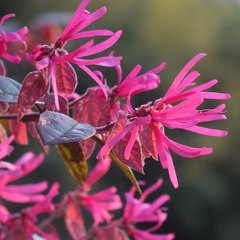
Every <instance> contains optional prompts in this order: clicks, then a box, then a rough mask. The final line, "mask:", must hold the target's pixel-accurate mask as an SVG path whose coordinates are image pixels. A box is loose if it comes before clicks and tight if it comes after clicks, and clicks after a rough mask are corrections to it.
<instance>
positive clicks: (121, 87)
mask: <svg viewBox="0 0 240 240" xmlns="http://www.w3.org/2000/svg"><path fill="white" fill-rule="evenodd" d="M165 66H166V63H162V64H161V65H159V66H158V67H156V68H154V69H152V70H150V71H148V72H146V73H144V74H142V75H139V76H137V75H138V73H139V72H140V71H141V68H142V67H141V66H140V65H137V66H136V67H135V68H134V69H133V70H132V71H131V72H130V73H129V74H128V76H127V77H126V78H125V79H124V80H123V81H122V69H121V66H120V65H118V66H117V67H116V68H117V71H118V85H117V86H116V87H114V88H113V89H112V93H113V95H114V96H116V97H120V98H127V97H128V96H131V95H134V94H137V93H140V92H145V91H149V90H152V89H155V88H157V87H158V85H159V84H160V77H159V76H158V75H157V74H156V73H159V72H160V71H162V69H163V68H164V67H165Z"/></svg>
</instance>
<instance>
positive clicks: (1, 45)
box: [0, 14, 28, 63]
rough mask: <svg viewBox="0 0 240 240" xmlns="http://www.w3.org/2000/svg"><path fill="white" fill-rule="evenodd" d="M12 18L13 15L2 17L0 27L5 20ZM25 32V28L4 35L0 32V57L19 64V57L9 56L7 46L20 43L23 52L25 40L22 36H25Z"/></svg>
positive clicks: (25, 45)
mask: <svg viewBox="0 0 240 240" xmlns="http://www.w3.org/2000/svg"><path fill="white" fill-rule="evenodd" d="M12 17H15V14H7V15H5V16H3V17H2V19H1V21H0V27H1V26H2V24H3V22H4V21H5V20H7V19H8V18H12ZM27 31H28V29H27V27H23V28H21V29H19V30H18V31H17V32H9V33H5V32H4V31H0V56H1V57H3V58H5V59H7V60H8V61H11V62H14V63H19V62H20V61H21V57H20V56H13V55H11V54H9V53H8V47H7V44H8V43H11V42H15V43H21V44H22V45H23V46H24V49H23V51H25V50H26V48H27V44H26V40H25V39H24V35H26V34H27Z"/></svg>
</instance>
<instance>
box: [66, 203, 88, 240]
mask: <svg viewBox="0 0 240 240" xmlns="http://www.w3.org/2000/svg"><path fill="white" fill-rule="evenodd" d="M64 220H65V224H66V227H67V229H68V232H69V233H70V235H71V237H72V238H73V239H74V240H80V239H84V236H85V235H86V231H85V228H84V221H83V218H82V214H81V210H80V208H79V206H78V204H77V202H76V201H74V200H73V199H71V200H69V202H68V203H67V206H66V210H65V218H64Z"/></svg>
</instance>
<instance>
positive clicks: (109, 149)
mask: <svg viewBox="0 0 240 240" xmlns="http://www.w3.org/2000/svg"><path fill="white" fill-rule="evenodd" d="M90 2H91V0H82V1H81V3H80V4H79V6H78V8H77V10H76V11H75V13H74V14H73V16H72V18H71V19H70V21H69V23H68V24H67V25H66V27H65V29H64V30H63V31H62V33H61V34H60V36H58V37H57V38H56V39H55V41H54V42H53V43H52V44H49V45H43V44H38V45H36V46H35V47H33V49H32V51H31V52H30V51H29V53H26V54H25V57H26V59H27V60H28V61H33V63H34V65H35V67H36V69H35V71H33V72H30V73H29V74H28V75H27V76H26V78H25V79H24V81H23V83H22V84H19V83H17V82H16V81H14V80H13V79H9V78H7V77H4V76H5V75H6V70H5V67H4V64H3V62H2V61H1V60H0V76H1V78H0V81H1V84H0V100H1V101H2V102H0V110H1V114H0V119H7V120H8V124H9V126H10V131H11V133H12V136H10V137H7V134H6V131H5V129H4V127H3V126H2V124H1V123H0V142H1V143H0V159H3V158H4V157H6V156H7V155H9V154H10V153H11V152H12V151H13V147H12V146H11V145H10V144H11V142H12V141H13V139H14V138H15V140H16V142H18V143H20V144H28V138H27V130H28V131H29V133H30V134H31V135H32V136H33V137H35V138H37V139H38V140H39V141H40V142H41V144H43V143H44V144H46V142H47V144H49V143H50V142H51V141H52V143H54V144H62V145H61V146H62V147H63V148H64V150H63V151H62V152H61V151H60V150H59V149H60V147H59V146H60V145H59V146H58V147H59V148H58V150H59V152H60V153H61V155H62V157H63V159H64V161H65V162H66V163H67V167H68V168H69V170H70V172H71V173H72V175H73V176H74V177H75V178H76V179H78V181H79V183H80V186H79V187H78V188H77V189H76V190H75V191H73V192H69V193H66V194H65V195H64V197H63V198H62V200H60V201H59V202H58V203H53V202H52V200H53V198H54V197H55V196H56V195H57V194H58V188H59V184H58V183H54V184H53V185H52V187H51V188H50V190H49V192H48V193H47V194H44V193H43V192H44V191H45V190H46V189H47V188H48V182H47V181H43V182H40V183H30V184H18V185H15V184H13V183H12V182H14V181H16V180H19V179H21V178H23V177H24V176H26V175H28V174H29V173H31V172H33V171H34V170H35V169H36V168H37V167H38V166H39V165H40V164H41V163H42V162H43V160H44V155H43V154H40V155H38V156H35V155H34V154H33V153H32V152H28V153H25V154H24V155H23V156H22V157H20V158H19V159H18V160H17V161H16V162H15V163H10V162H9V161H4V160H1V161H0V197H1V199H4V200H5V201H10V202H13V203H25V204H29V206H28V207H26V208H23V209H22V210H21V211H20V212H19V213H12V212H11V211H9V209H8V208H7V207H6V206H4V202H3V201H0V239H20V240H22V239H24V240H25V239H31V240H32V239H38V238H39V239H46V240H57V239H61V237H59V236H58V231H57V230H56V229H55V226H54V223H53V222H54V221H55V220H56V219H57V218H59V217H62V218H63V219H64V221H65V225H66V229H67V230H68V232H69V234H70V235H71V237H72V238H73V239H74V240H79V239H82V240H87V239H92V238H94V239H95V240H111V239H123V240H127V239H130V238H134V239H136V240H157V239H158V240H172V239H173V238H174V234H158V233H156V230H158V229H159V228H160V227H161V226H162V224H163V222H164V221H165V220H166V218H167V213H166V212H167V211H166V208H165V207H163V205H164V204H165V203H166V202H167V201H168V200H169V196H168V195H162V196H160V197H158V198H157V199H156V200H155V201H153V202H152V203H148V202H146V198H147V197H148V196H149V195H150V194H151V193H152V192H154V191H156V190H157V189H158V188H159V187H160V186H161V184H162V179H159V180H158V181H157V182H156V183H155V184H153V185H152V186H151V187H149V188H147V189H146V190H145V191H144V192H143V193H142V195H141V196H139V197H135V192H136V190H138V191H139V192H141V190H140V187H139V185H144V183H143V182H139V183H138V182H137V181H136V179H135V177H134V175H133V172H132V170H131V169H135V170H137V171H139V172H142V173H144V170H143V167H144V164H145V160H146V159H147V158H149V157H152V158H154V159H155V160H159V161H160V163H161V166H162V168H164V169H167V170H168V173H169V177H170V180H171V182H172V184H173V186H174V187H175V188H177V187H178V179H177V175H176V170H175V167H174V163H173V159H172V156H171V153H170V151H173V152H175V153H176V154H178V155H180V156H183V157H187V158H194V157H197V156H201V155H207V154H210V153H212V148H209V147H200V148H194V147H190V146H186V145H183V144H181V143H178V142H175V141H174V140H172V139H170V138H169V137H168V136H167V134H166V129H171V130H172V129H182V130H184V131H189V132H194V133H198V134H202V135H208V136H215V137H223V136H226V135H227V131H224V130H218V129H211V128H207V127H204V126H202V123H205V122H210V121H216V120H223V119H226V116H225V112H226V111H225V104H220V105H219V106H217V107H215V108H212V109H210V108H207V109H205V108H202V107H201V105H202V104H203V103H204V101H205V100H206V99H215V100H226V99H229V98H230V94H227V93H218V92H214V91H210V90H209V89H210V88H211V87H213V86H214V85H215V84H217V82H218V81H217V80H216V79H214V80H211V81H208V82H206V83H203V84H199V85H197V83H196V80H197V78H198V77H199V75H200V74H199V73H198V72H197V71H195V70H192V68H193V67H194V66H195V64H196V63H197V62H198V61H199V60H200V59H202V58H203V57H204V56H205V55H206V54H203V53H200V54H198V55H196V56H195V57H193V59H191V60H190V61H189V62H188V63H187V64H186V65H185V66H184V67H183V69H182V70H181V71H180V72H179V74H178V75H177V76H176V78H175V79H174V80H173V83H172V84H171V85H170V88H169V89H168V91H167V92H166V94H165V95H164V96H163V97H159V98H158V99H156V100H155V101H154V102H148V103H146V104H143V105H141V106H139V107H137V108H134V107H133V106H132V104H131V100H132V98H133V97H134V95H136V94H139V93H142V92H146V91H150V90H152V89H156V88H158V86H159V84H160V76H159V73H160V72H161V71H162V70H163V69H164V68H165V66H166V63H165V62H164V63H162V64H160V65H158V66H157V67H156V68H154V69H152V70H149V71H148V72H146V73H143V74H139V73H140V71H141V68H142V67H141V66H140V65H137V66H136V67H135V68H134V69H133V70H132V71H131V72H130V73H129V74H128V75H127V77H126V78H125V79H123V77H122V66H121V60H122V57H121V56H114V54H113V52H109V53H108V54H107V55H106V56H100V57H99V56H98V54H100V53H102V52H104V51H105V50H108V49H109V48H110V47H112V46H113V45H114V44H115V43H116V42H117V41H118V40H119V39H120V36H121V34H122V31H121V30H119V31H116V32H112V31H110V30H85V29H86V28H87V27H88V26H90V25H91V24H92V23H94V22H95V21H96V20H98V19H100V18H101V17H102V16H103V15H104V14H105V13H106V8H105V7H102V8H100V9H98V10H96V11H95V12H92V13H91V12H89V11H88V10H87V9H86V8H87V6H88V4H89V3H90ZM14 16H15V15H14V14H8V15H5V16H3V17H2V19H1V21H0V27H1V26H2V24H3V22H4V21H5V20H7V19H9V18H11V17H14ZM27 32H28V29H27V27H23V28H22V29H20V30H18V31H16V32H8V33H6V32H5V31H0V56H1V57H2V58H4V59H6V60H8V61H11V62H13V63H19V62H20V61H21V58H22V55H23V52H25V51H26V50H27V45H29V44H27V39H26V36H25V35H26V34H27ZM99 36H100V37H103V38H104V40H101V41H100V42H98V43H97V44H95V42H94V41H96V40H95V39H96V38H98V37H99ZM89 38H90V40H89ZM76 39H82V41H83V42H84V43H83V44H82V45H81V46H80V47H79V48H77V49H76V50H74V51H72V52H68V51H67V50H66V45H67V44H70V43H71V41H72V40H76ZM101 39H102V38H101ZM9 43H12V44H11V45H9ZM19 44H20V46H23V49H22V50H19V48H18V47H19ZM10 48H13V49H14V50H15V51H14V53H15V54H16V55H11V54H10V52H11V51H9V50H11V49H10ZM72 64H74V65H77V66H78V67H79V68H80V69H82V70H83V71H84V72H85V73H87V74H88V75H89V76H90V77H91V78H92V79H93V80H94V81H95V82H96V83H97V84H98V86H95V87H91V88H88V89H87V91H86V93H85V94H84V95H82V96H79V95H78V93H77V92H76V88H77V84H78V76H77V74H76V72H75V69H74V67H73V66H72ZM98 66H101V67H112V68H114V69H115V70H116V86H114V87H112V88H110V87H109V86H108V79H107V78H106V77H105V76H104V75H103V73H102V72H101V71H99V70H98V69H97V70H91V67H98ZM4 81H5V82H4ZM5 85H6V86H7V87H5ZM16 96H17V97H16ZM46 112H48V113H50V115H51V116H56V118H58V120H56V119H53V118H51V119H50V117H49V115H46V114H45V115H44V116H45V118H44V117H42V116H43V115H41V114H43V113H46ZM72 115H73V118H74V120H73V119H72V118H71V117H72ZM46 116H48V117H49V118H47V117H46ZM40 118H41V119H42V120H41V124H38V123H39V122H40V120H39V119H40ZM56 121H58V122H56ZM79 123H81V124H79ZM36 126H37V127H36ZM46 126H47V128H44V127H46ZM46 129H47V130H46ZM89 129H90V130H89ZM88 131H89V132H88ZM48 138H49V139H50V138H51V141H50V142H49V141H47V140H48ZM59 139H60V140H59ZM72 139H74V140H72ZM76 139H77V140H76ZM45 140H46V141H45ZM78 141H79V142H78ZM67 143H68V144H69V143H70V145H67ZM96 143H98V144H99V145H101V149H100V151H99V152H98V154H97V159H98V162H97V164H96V165H95V166H94V168H93V170H92V171H91V172H90V173H89V174H88V175H87V165H88V162H87V159H88V158H89V157H90V155H91V154H92V152H93V150H94V148H95V144H96ZM71 144H72V145H71ZM76 149H77V152H76ZM47 150H48V147H46V146H45V151H46V152H47ZM112 160H114V161H115V162H116V163H117V164H118V166H119V167H120V169H122V170H123V171H124V173H125V174H126V176H128V178H129V179H130V180H131V181H132V182H133V183H134V185H135V187H133V188H132V189H131V190H130V191H129V192H127V193H126V194H125V202H126V204H125V206H124V205H123V203H122V201H121V198H120V196H119V195H118V194H117V188H116V187H114V186H111V187H109V188H107V189H105V190H101V191H98V192H92V188H93V185H95V184H96V183H97V182H98V181H99V180H100V179H101V178H102V177H103V176H105V174H106V173H107V172H108V171H109V169H110V166H111V162H112ZM81 164H82V165H81ZM80 166H81V167H80ZM82 166H83V167H82ZM86 175H87V176H86ZM79 179H80V180H79ZM138 187H139V188H138ZM82 208H84V209H86V210H88V212H90V214H91V216H92V225H91V228H90V229H89V230H87V229H86V228H85V222H84V215H83V214H82V210H81V209H82ZM119 209H122V211H123V216H122V217H121V218H120V219H116V218H115V217H114V214H113V213H112V212H113V211H116V210H119ZM43 213H44V214H46V213H48V214H49V215H48V216H47V217H46V218H45V219H44V220H43V221H42V222H39V218H38V216H39V215H40V214H43ZM145 222H148V223H152V224H153V226H152V227H151V228H148V229H140V228H138V225H137V224H138V223H145Z"/></svg>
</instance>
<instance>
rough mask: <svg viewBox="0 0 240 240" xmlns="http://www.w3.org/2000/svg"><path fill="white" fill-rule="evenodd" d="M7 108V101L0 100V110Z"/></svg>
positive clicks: (3, 110) (2, 111)
mask: <svg viewBox="0 0 240 240" xmlns="http://www.w3.org/2000/svg"><path fill="white" fill-rule="evenodd" d="M7 109H8V103H7V102H0V112H1V113H4V112H6V111H7Z"/></svg>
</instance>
